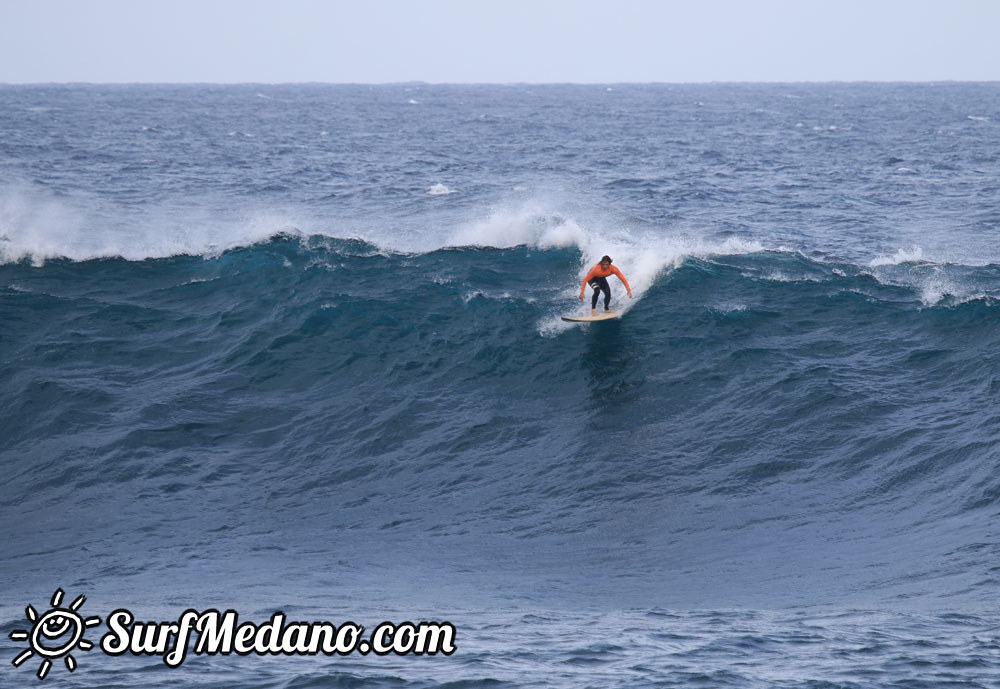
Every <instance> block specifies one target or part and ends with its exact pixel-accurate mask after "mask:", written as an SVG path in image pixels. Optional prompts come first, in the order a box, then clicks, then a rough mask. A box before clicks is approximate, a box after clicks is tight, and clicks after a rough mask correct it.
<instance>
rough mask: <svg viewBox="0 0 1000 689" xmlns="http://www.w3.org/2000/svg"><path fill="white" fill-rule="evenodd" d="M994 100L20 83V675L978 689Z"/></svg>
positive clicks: (991, 521)
mask: <svg viewBox="0 0 1000 689" xmlns="http://www.w3.org/2000/svg"><path fill="white" fill-rule="evenodd" d="M998 91H1000V86H998V85H997V84H993V83H983V84H972V83H969V84H960V83H942V84H769V85H740V84H716V85H684V86H676V85H673V86H672V85H625V84H611V85H600V86H597V85H594V86H571V85H531V86H529V85H507V86H447V85H426V84H398V85H383V86H365V85H354V86H332V85H320V84H314V85H296V86H291V85H288V86H266V85H241V86H212V85H197V86H195V85H192V86H163V85H161V86H153V85H121V86H96V85H72V86H70V85H39V86H0V468H2V475H3V476H4V481H3V483H2V486H0V528H2V534H3V544H4V555H3V557H2V558H0V563H2V564H0V582H2V583H3V591H4V596H3V599H2V600H0V626H2V630H0V631H2V632H3V635H2V638H0V659H3V660H4V664H3V666H2V667H3V669H2V670H0V674H2V683H3V685H4V686H39V680H38V679H37V678H36V670H37V669H38V664H39V661H38V659H37V658H36V657H34V656H33V657H32V658H30V659H29V660H27V661H26V662H24V663H20V664H18V665H17V666H14V665H13V663H12V661H14V659H15V658H18V657H19V653H21V652H22V651H23V650H24V648H25V641H24V640H22V639H21V637H20V636H18V634H17V632H18V630H24V629H26V625H30V624H31V621H30V615H29V616H28V617H27V618H26V606H28V605H31V606H33V607H34V608H35V609H37V611H38V612H43V611H44V610H45V609H47V608H48V607H49V606H50V598H53V592H54V591H56V590H57V589H61V590H65V592H66V599H67V600H73V599H74V598H75V597H76V596H78V595H85V596H86V602H85V603H82V604H81V605H82V606H83V611H84V612H86V613H87V614H89V615H96V616H100V617H101V619H102V620H104V619H105V618H107V617H108V616H109V615H110V614H111V613H112V611H113V610H115V609H121V608H127V609H128V610H130V611H132V612H133V613H134V614H135V617H136V619H141V620H150V621H152V620H157V621H159V620H178V619H180V617H181V614H182V613H183V612H184V611H185V610H187V609H193V610H196V611H205V610H209V609H213V610H218V611H226V610H234V611H238V613H239V616H240V619H246V620H252V621H255V622H256V623H261V622H262V621H266V620H268V619H269V618H271V617H272V615H274V614H275V613H277V612H281V613H282V614H283V618H282V619H288V620H290V621H300V620H301V621H309V622H319V621H323V622H324V623H326V622H330V623H331V624H336V625H338V627H339V625H341V624H344V625H346V624H347V623H348V622H350V623H351V624H358V625H363V626H364V627H366V628H368V629H374V628H376V627H377V626H378V625H380V624H381V623H383V622H386V621H392V622H394V623H403V622H410V623H414V624H415V623H418V622H447V623H449V624H451V625H454V630H455V647H456V650H455V652H454V653H452V654H450V655H440V654H438V655H425V656H419V655H395V654H389V655H386V656H376V655H363V654H360V653H350V654H344V655H340V656H336V655H335V656H324V655H314V656H302V657H298V656H287V655H286V656H270V655H266V654H261V655H253V654H250V655H248V656H246V657H238V656H236V655H232V656H222V655H217V656H208V655H205V656H201V655H199V656H195V657H190V658H189V659H188V660H187V661H186V662H185V663H184V664H183V666H181V667H173V668H171V667H169V666H167V665H165V664H164V663H163V662H160V660H158V659H157V658H155V657H149V656H142V655H133V654H128V653H126V654H124V655H121V656H118V657H113V656H109V655H107V654H103V653H102V652H101V651H100V650H99V648H94V649H91V650H89V651H79V650H78V651H76V652H74V653H73V656H74V658H75V661H74V662H75V663H76V664H77V667H76V669H75V670H74V671H72V672H70V671H68V670H67V666H65V665H63V664H62V660H61V659H60V660H59V661H58V662H57V663H55V664H54V665H53V666H52V668H51V670H49V671H48V673H49V674H48V676H47V677H46V679H45V680H44V681H45V682H46V683H51V684H58V685H59V686H71V687H73V686H76V687H98V686H99V687H130V686H137V685H153V686H161V685H162V686H165V685H170V686H177V687H183V688H185V689H187V688H194V687H233V686H239V687H261V688H263V687H287V688H289V689H294V688H304V687H346V686H350V687H402V686H406V687H444V686H447V687H507V686H509V687H529V686H539V687H581V686H590V687H652V686H677V687H696V686H702V687H704V686H707V687H740V688H744V687H789V688H792V687H795V688H805V687H809V688H812V689H820V688H833V687H850V688H861V687H864V688H868V687H941V686H950V687H991V686H996V685H997V683H998V682H1000V658H998V652H1000V631H998V630H1000V616H998V615H997V607H996V602H995V601H996V595H997V592H998V577H997V571H998V567H1000V564H998V562H1000V560H998V556H1000V540H998V536H997V524H998V521H997V517H998V514H1000V509H998V505H1000V478H998V477H997V472H996V467H997V457H998V452H997V449H998V443H1000V415H998V413H997V411H996V410H995V409H994V408H993V401H994V400H995V399H996V396H997V393H998V391H1000V377H998V374H997V370H998V368H997V365H998V354H997V346H996V340H997V335H998V329H997V323H998V318H1000V249H998V243H997V238H998V230H1000V205H998V201H1000V182H998V180H1000V144H998V138H997V133H998V129H997V127H998V126H1000V125H998V123H1000V111H998V109H997V105H996V104H997V103H998V102H1000V100H998V95H1000V93H998ZM603 254H610V255H611V256H612V257H613V258H614V263H615V265H616V266H618V267H619V268H620V269H621V270H622V271H623V273H624V274H625V275H626V277H627V278H628V280H629V282H630V283H631V285H632V289H633V292H634V296H635V298H634V299H632V300H629V299H627V298H626V296H625V293H624V288H623V286H622V285H621V284H620V283H618V282H617V281H612V292H613V304H614V306H613V308H617V309H619V310H621V311H622V312H623V317H622V318H621V319H619V320H616V321H612V322H606V323H597V324H586V325H581V324H570V323H566V322H563V321H561V319H560V316H562V315H567V314H570V313H583V312H585V311H587V310H588V309H589V303H587V304H583V303H581V302H580V301H579V299H578V294H579V290H580V286H581V285H580V283H581V280H582V279H583V276H584V275H585V274H586V273H587V271H588V269H589V268H590V266H592V265H593V264H594V263H595V262H596V261H597V260H598V259H599V258H600V257H601V255H603ZM588 292H589V289H588ZM588 296H589V295H588ZM588 302H589V299H588ZM192 618H193V617H192ZM97 627H98V625H96V624H95V628H97ZM106 629H107V627H106V626H100V627H99V630H96V629H91V630H90V631H88V632H87V637H88V638H89V639H90V640H91V641H92V642H94V644H95V646H96V645H97V641H98V640H99V636H100V633H103V631H104V630H106ZM262 643H263V642H262Z"/></svg>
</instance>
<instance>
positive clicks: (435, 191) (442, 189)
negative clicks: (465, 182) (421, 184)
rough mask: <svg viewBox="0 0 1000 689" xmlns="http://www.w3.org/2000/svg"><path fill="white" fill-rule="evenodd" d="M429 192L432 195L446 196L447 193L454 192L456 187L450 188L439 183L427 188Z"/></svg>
mask: <svg viewBox="0 0 1000 689" xmlns="http://www.w3.org/2000/svg"><path fill="white" fill-rule="evenodd" d="M427 193H428V194H430V195H431V196H444V195H445V194H454V193H455V190H454V189H449V188H448V187H446V186H445V185H443V184H441V183H438V184H435V185H434V186H433V187H431V188H430V189H428V190H427Z"/></svg>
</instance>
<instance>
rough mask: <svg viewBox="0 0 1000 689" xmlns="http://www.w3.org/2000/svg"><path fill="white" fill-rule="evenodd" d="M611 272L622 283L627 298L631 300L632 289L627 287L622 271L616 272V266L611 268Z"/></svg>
mask: <svg viewBox="0 0 1000 689" xmlns="http://www.w3.org/2000/svg"><path fill="white" fill-rule="evenodd" d="M611 272H612V273H614V274H615V275H617V276H618V279H619V280H621V281H622V284H623V285H625V291H626V292H628V298H629V299H631V298H632V288H631V287H629V285H628V280H626V279H625V276H624V275H622V271H620V270H618V268H617V267H616V266H611Z"/></svg>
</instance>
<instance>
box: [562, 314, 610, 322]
mask: <svg viewBox="0 0 1000 689" xmlns="http://www.w3.org/2000/svg"><path fill="white" fill-rule="evenodd" d="M619 316H621V314H620V313H618V312H617V311H612V312H610V313H604V312H601V313H599V314H597V315H596V316H563V317H562V319H563V320H564V321H569V322H570V323H594V322H596V321H610V320H611V319H613V318H618V317H619Z"/></svg>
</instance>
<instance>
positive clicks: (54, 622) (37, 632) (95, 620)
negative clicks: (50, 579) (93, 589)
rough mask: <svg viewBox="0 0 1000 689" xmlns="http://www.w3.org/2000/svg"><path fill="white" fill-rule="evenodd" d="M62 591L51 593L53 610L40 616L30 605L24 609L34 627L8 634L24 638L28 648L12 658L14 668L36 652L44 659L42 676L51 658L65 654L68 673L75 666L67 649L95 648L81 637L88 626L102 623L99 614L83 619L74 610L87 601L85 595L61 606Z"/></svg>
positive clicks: (50, 665)
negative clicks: (64, 606) (63, 606)
mask: <svg viewBox="0 0 1000 689" xmlns="http://www.w3.org/2000/svg"><path fill="white" fill-rule="evenodd" d="M63 595H64V594H63V590H62V589H56V592H55V593H53V594H52V601H51V604H52V609H51V610H49V611H48V612H46V613H45V614H44V615H42V616H41V617H39V615H38V613H37V612H35V609H34V608H33V607H31V606H30V605H29V606H28V607H26V608H25V609H24V611H25V614H26V615H27V616H28V620H30V621H31V622H32V623H33V625H34V626H32V628H31V631H25V630H23V629H16V630H14V631H12V632H11V633H10V639H11V641H27V642H28V648H26V649H25V650H24V652H23V653H21V654H20V655H18V656H17V658H14V667H19V666H20V665H21V663H23V662H24V661H26V660H28V658H30V657H31V656H33V655H35V654H36V653H37V654H38V655H40V656H41V657H42V658H43V660H42V664H41V665H40V666H39V668H38V679H45V675H47V674H48V673H49V669H50V668H51V667H52V661H53V660H54V659H57V658H62V657H63V656H65V657H66V661H65V662H66V669H67V670H69V671H70V672H73V670H75V669H76V659H75V658H73V656H72V655H70V652H71V651H72V650H73V649H75V648H79V649H80V650H81V651H89V650H90V649H92V648H93V647H94V644H92V643H90V642H89V641H87V640H86V639H84V638H83V633H84V632H85V631H86V630H87V627H93V626H95V625H98V624H100V623H101V618H100V617H88V618H86V619H85V618H83V617H82V616H81V615H80V613H78V612H77V611H78V610H79V609H80V607H81V606H82V605H83V603H84V601H86V600H87V599H86V597H84V596H79V597H77V599H76V600H74V601H73V602H72V603H70V604H69V607H66V608H61V607H59V606H60V605H61V604H62V600H63Z"/></svg>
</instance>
